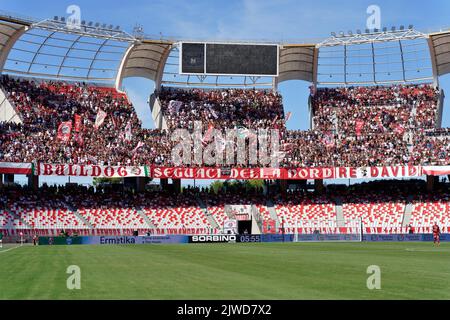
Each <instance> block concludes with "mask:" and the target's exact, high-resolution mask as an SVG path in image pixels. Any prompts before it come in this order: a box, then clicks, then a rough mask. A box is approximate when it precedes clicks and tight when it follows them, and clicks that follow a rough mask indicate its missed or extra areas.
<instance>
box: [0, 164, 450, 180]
mask: <svg viewBox="0 0 450 320" xmlns="http://www.w3.org/2000/svg"><path fill="white" fill-rule="evenodd" d="M2 169H3V170H4V172H3V173H25V172H26V173H31V171H32V165H31V164H11V163H3V164H2V163H0V173H2V172H1V171H2ZM34 174H35V175H40V176H79V177H106V178H124V177H152V178H173V179H247V180H251V179H300V180H305V179H373V178H408V177H420V176H422V175H448V174H450V166H424V167H421V166H385V167H360V168H351V167H337V168H289V169H288V168H274V169H271V168H231V169H228V170H227V169H220V168H211V167H208V168H171V167H147V166H134V167H133V166H101V165H76V164H48V163H40V164H38V165H37V166H36V170H34Z"/></svg>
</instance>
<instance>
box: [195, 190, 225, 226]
mask: <svg viewBox="0 0 450 320" xmlns="http://www.w3.org/2000/svg"><path fill="white" fill-rule="evenodd" d="M195 198H196V200H197V203H198V205H199V207H200V209H201V210H202V211H203V213H204V214H205V217H206V220H208V222H209V224H210V225H211V226H212V227H213V228H214V229H221V228H222V227H221V226H219V224H218V223H217V221H216V219H214V217H213V216H212V215H211V214H210V213H209V211H208V207H207V206H206V204H205V203H204V202H203V200H202V199H200V197H195Z"/></svg>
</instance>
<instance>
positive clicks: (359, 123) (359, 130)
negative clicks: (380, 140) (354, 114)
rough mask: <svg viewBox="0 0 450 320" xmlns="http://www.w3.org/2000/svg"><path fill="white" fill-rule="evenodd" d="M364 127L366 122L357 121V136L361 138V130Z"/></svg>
mask: <svg viewBox="0 0 450 320" xmlns="http://www.w3.org/2000/svg"><path fill="white" fill-rule="evenodd" d="M363 127H364V121H362V120H356V123H355V132H356V136H357V137H359V136H360V135H361V130H362V128H363Z"/></svg>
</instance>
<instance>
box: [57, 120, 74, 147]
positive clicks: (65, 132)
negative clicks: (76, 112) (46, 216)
mask: <svg viewBox="0 0 450 320" xmlns="http://www.w3.org/2000/svg"><path fill="white" fill-rule="evenodd" d="M71 132H72V121H66V122H61V124H60V125H59V127H58V140H60V141H62V142H68V141H69V140H70V133H71Z"/></svg>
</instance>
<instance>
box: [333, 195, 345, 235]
mask: <svg viewBox="0 0 450 320" xmlns="http://www.w3.org/2000/svg"><path fill="white" fill-rule="evenodd" d="M334 204H335V208H336V226H337V227H338V228H341V227H345V219H344V209H343V208H342V199H341V198H335V199H334Z"/></svg>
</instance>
